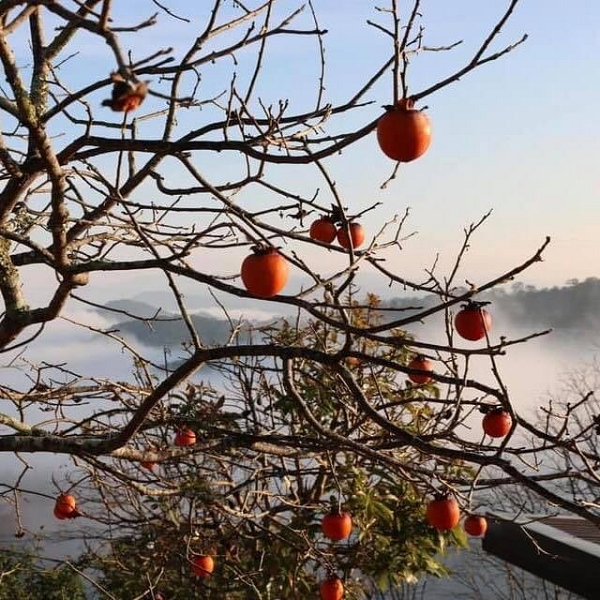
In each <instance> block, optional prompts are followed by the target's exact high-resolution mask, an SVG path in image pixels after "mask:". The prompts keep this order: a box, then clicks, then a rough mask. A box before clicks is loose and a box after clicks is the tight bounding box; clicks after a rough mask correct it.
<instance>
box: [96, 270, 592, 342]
mask: <svg viewBox="0 0 600 600" xmlns="http://www.w3.org/2000/svg"><path fill="white" fill-rule="evenodd" d="M477 299H479V300H488V301H490V302H492V303H493V310H495V314H494V319H496V318H497V317H499V318H501V319H503V320H505V321H507V322H508V323H510V324H511V325H512V326H516V327H525V328H532V329H536V328H550V327H551V328H553V329H555V330H558V331H560V330H563V331H567V332H578V333H579V334H583V335H584V336H588V337H591V336H596V337H597V336H598V335H599V333H600V279H598V278H595V277H590V278H588V279H586V280H584V281H575V280H573V281H569V282H568V283H567V285H564V286H555V287H552V288H543V289H539V288H535V287H533V286H526V285H523V284H515V285H513V286H512V288H510V289H509V291H505V290H504V289H497V290H492V291H491V292H487V293H485V294H481V295H478V296H477ZM436 303H438V299H437V298H436V297H434V296H428V297H415V296H412V297H409V296H406V297H404V298H393V299H391V300H390V301H389V302H386V301H385V300H384V304H385V305H386V306H393V307H398V308H401V307H408V306H423V307H427V306H433V305H434V304H436ZM108 306H110V307H111V308H115V309H118V310H124V311H126V312H128V313H131V314H136V315H138V316H141V317H150V316H153V315H155V314H156V312H157V307H156V306H152V305H151V304H148V303H146V302H142V301H140V300H129V299H123V300H117V301H113V302H110V303H108ZM413 312H414V311H413ZM410 314H411V311H407V312H403V313H402V315H403V316H408V315H410ZM103 315H106V316H108V315H110V313H106V312H103ZM174 316H175V315H173V314H172V313H169V312H163V311H161V312H160V314H159V318H160V317H162V318H169V317H171V318H172V317H174ZM383 316H384V318H390V319H391V318H397V316H398V315H397V314H396V315H393V316H392V315H391V314H390V313H387V312H386V313H384V315H383ZM113 317H116V319H118V322H117V323H116V324H115V325H114V327H115V328H117V329H119V330H120V331H121V332H122V333H123V334H125V335H130V336H133V337H135V338H136V339H137V340H138V341H139V342H141V343H143V344H146V345H148V346H154V347H162V346H179V345H180V344H181V342H182V341H183V340H188V339H189V334H188V332H187V329H186V327H185V324H184V323H183V321H182V320H181V319H179V320H176V321H171V320H168V321H156V322H153V323H152V328H150V327H149V326H148V325H147V324H146V323H144V322H143V321H138V320H134V319H128V318H121V317H119V315H115V314H113ZM192 320H193V322H194V325H195V326H196V329H197V330H198V332H199V334H200V336H201V339H202V342H203V343H205V344H223V343H226V342H227V340H228V339H229V335H230V326H229V323H228V322H227V321H226V320H225V319H219V318H216V317H213V316H211V315H208V314H205V313H194V314H193V315H192ZM248 325H249V323H248ZM242 337H243V338H245V336H244V335H243V336H242Z"/></svg>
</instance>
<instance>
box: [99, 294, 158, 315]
mask: <svg viewBox="0 0 600 600" xmlns="http://www.w3.org/2000/svg"><path fill="white" fill-rule="evenodd" d="M106 306H107V307H108V308H112V309H114V310H122V311H124V312H127V313H129V314H131V315H136V316H138V317H144V318H149V317H153V316H154V315H155V314H156V312H157V310H158V308H156V307H155V306H152V305H151V304H148V303H147V302H142V301H140V300H131V299H128V298H126V299H123V300H111V301H110V302H107V303H106ZM102 314H103V315H105V316H107V317H109V316H110V315H111V314H112V315H113V316H114V317H115V318H117V319H120V318H121V317H119V316H118V315H117V314H116V313H109V312H106V311H104V312H103V313H102ZM161 316H162V317H164V316H166V314H165V313H164V311H162V310H161V311H160V313H159V317H161Z"/></svg>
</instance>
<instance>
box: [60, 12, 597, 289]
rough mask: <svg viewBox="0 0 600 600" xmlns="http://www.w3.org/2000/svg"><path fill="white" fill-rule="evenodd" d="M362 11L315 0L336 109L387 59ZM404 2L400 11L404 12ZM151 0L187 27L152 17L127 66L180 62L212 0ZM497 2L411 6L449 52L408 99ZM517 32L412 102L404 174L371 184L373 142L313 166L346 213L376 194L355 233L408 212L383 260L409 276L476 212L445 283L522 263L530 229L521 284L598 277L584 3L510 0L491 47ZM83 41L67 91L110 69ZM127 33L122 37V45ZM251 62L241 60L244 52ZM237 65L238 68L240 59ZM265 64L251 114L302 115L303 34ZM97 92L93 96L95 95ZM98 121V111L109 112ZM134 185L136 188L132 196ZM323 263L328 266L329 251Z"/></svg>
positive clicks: (306, 92) (69, 69) (375, 94)
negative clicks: (281, 110)
mask: <svg viewBox="0 0 600 600" xmlns="http://www.w3.org/2000/svg"><path fill="white" fill-rule="evenodd" d="M300 4H301V2H298V1H296V0H281V1H280V2H279V3H277V7H278V8H277V12H276V15H277V16H282V15H284V14H285V13H287V12H289V11H290V10H291V9H293V8H295V7H297V6H299V5H300ZM374 4H375V3H374V2H371V1H370V0H351V1H347V2H344V3H343V7H342V3H341V2H340V0H315V8H316V11H317V15H318V17H319V19H320V24H321V26H322V27H325V28H327V29H328V30H329V33H328V34H327V35H326V36H325V45H326V57H327V73H326V93H325V97H326V99H327V100H328V101H331V102H333V103H340V102H344V101H345V100H347V99H348V97H350V96H351V95H352V94H353V93H354V92H355V91H356V90H357V89H358V88H359V87H360V86H361V85H362V84H363V83H364V82H365V81H366V80H367V79H368V78H369V76H370V75H371V74H372V73H373V72H374V71H375V70H376V69H377V68H378V67H379V66H380V65H381V64H382V63H383V62H384V61H385V60H386V58H387V57H388V56H389V54H390V47H389V41H388V40H387V39H386V38H385V37H384V36H383V35H382V34H380V33H379V32H377V31H375V30H374V29H373V28H372V27H369V26H368V25H367V24H366V23H365V20H366V19H367V18H370V19H375V20H377V21H379V22H384V19H385V16H384V15H382V14H381V13H377V12H375V11H374V10H373V5H374ZM378 4H385V3H384V2H383V1H382V2H378ZM409 4H410V3H409V2H406V1H403V2H401V6H404V7H405V9H406V8H407V7H408V6H409ZM167 5H168V6H169V7H170V8H172V9H173V10H175V11H176V12H178V13H180V14H182V15H184V16H186V17H189V18H190V19H191V20H192V23H190V24H186V23H181V22H179V21H176V20H175V19H172V18H169V17H167V16H165V15H164V14H161V15H160V17H159V26H158V27H154V28H151V29H148V30H144V31H143V35H142V36H140V37H141V39H142V40H143V41H142V44H138V45H136V47H135V48H134V58H140V57H141V56H146V55H148V54H150V53H151V52H153V51H154V50H156V49H158V48H159V47H165V46H170V45H172V46H174V47H175V55H176V57H180V56H181V55H182V53H183V52H184V51H185V48H186V47H187V45H188V44H189V43H191V41H192V40H193V39H194V37H195V36H196V35H197V34H198V32H199V31H200V30H201V29H202V27H203V26H204V24H205V18H204V17H205V15H206V12H207V10H208V8H209V7H210V6H211V5H212V2H204V3H198V4H196V3H189V2H187V1H184V0H169V2H168V3H167ZM507 5H508V0H490V1H486V2H481V1H480V0H453V1H452V2H449V1H446V0H423V2H422V14H423V21H422V24H423V25H424V26H425V43H426V44H428V45H433V46H437V45H445V44H449V43H452V42H455V41H457V40H464V43H463V44H462V45H461V46H459V47H457V48H456V49H454V50H452V51H451V52H448V53H430V54H428V55H423V56H419V57H418V58H417V59H416V60H415V61H414V62H413V65H412V67H411V71H410V76H409V83H410V84H411V90H413V91H418V90H420V89H423V88H425V87H427V86H428V85H430V84H431V83H433V82H435V81H437V80H438V79H440V78H442V77H444V76H446V75H448V74H450V73H453V72H454V71H456V70H457V69H458V68H460V67H462V66H463V65H464V64H465V63H466V62H468V61H469V60H470V57H471V56H472V55H473V53H474V51H475V49H476V48H477V47H478V46H479V45H480V44H481V41H482V40H483V39H484V38H485V37H486V36H487V34H488V33H489V31H490V29H491V28H492V27H493V25H494V24H495V23H496V22H497V20H498V18H499V16H500V15H501V14H502V13H503V12H504V10H505V8H506V6H507ZM115 7H116V10H117V13H116V14H117V15H118V16H119V17H122V20H123V21H124V22H126V23H127V24H131V23H132V22H137V21H140V20H141V19H143V18H145V17H146V16H148V15H149V14H151V13H152V12H154V11H155V8H156V7H155V6H154V5H153V4H152V3H151V2H150V1H149V0H148V1H143V2H142V1H140V2H136V3H132V4H130V3H115ZM132 7H134V8H135V10H133V9H132ZM228 10H230V8H229V9H228ZM276 20H277V19H275V21H276ZM311 26H312V25H311V20H310V13H309V12H308V11H304V13H303V14H302V15H301V17H300V18H299V20H298V21H297V22H296V23H295V24H294V27H298V28H300V27H302V28H310V27H311ZM523 33H527V34H529V39H528V41H527V42H525V43H524V44H523V45H521V46H520V47H519V48H517V49H516V50H515V51H514V52H512V53H510V54H509V55H508V56H506V57H504V58H502V59H500V60H498V61H495V62H492V63H490V64H487V65H485V66H483V67H481V68H480V69H478V70H476V71H475V72H472V73H470V74H468V75H467V76H465V77H464V78H463V79H462V80H461V81H460V82H457V83H454V84H452V85H451V86H449V87H447V88H446V89H444V90H442V91H440V92H437V93H435V94H434V95H432V96H430V97H428V98H427V99H426V100H425V101H424V104H426V105H427V106H428V107H429V108H428V114H429V116H430V118H431V121H432V125H433V131H434V139H433V143H432V147H431V149H430V151H429V152H428V153H427V154H426V155H425V156H424V157H423V158H422V159H420V160H419V161H416V162H415V163H412V164H409V165H404V166H403V167H402V169H401V172H400V174H399V177H398V179H397V180H396V181H394V182H393V183H392V184H391V185H390V186H389V187H388V189H387V190H385V191H383V192H382V191H380V189H379V185H380V183H381V182H382V181H383V180H384V179H385V178H386V177H387V175H388V174H389V173H390V172H391V168H392V166H393V164H392V163H391V162H390V161H389V160H388V159H386V158H385V157H384V156H383V155H382V154H381V152H380V151H379V149H378V148H377V144H376V141H375V138H374V135H371V136H368V137H367V138H365V139H364V140H362V141H361V142H360V143H358V144H356V145H355V146H354V147H352V148H351V149H348V150H347V151H345V152H344V154H343V155H342V156H341V157H337V156H336V157H333V158H331V159H329V160H328V165H329V168H330V170H331V173H332V176H333V177H334V178H335V180H336V182H337V183H338V186H339V189H340V191H341V192H342V194H343V196H344V200H345V203H346V204H347V205H349V206H350V207H351V209H356V211H358V210H360V209H362V208H365V207H366V206H368V205H369V204H371V203H372V202H374V201H376V200H381V201H382V202H383V205H382V207H381V208H380V209H378V210H377V211H374V212H373V213H370V214H369V215H368V216H366V217H365V218H364V219H363V223H364V224H365V226H366V227H367V228H368V230H369V232H373V231H376V230H377V229H379V227H380V226H381V224H382V222H383V221H384V220H385V219H387V218H389V217H390V216H391V215H392V214H394V213H402V212H403V211H404V209H405V208H406V207H407V206H410V207H411V211H412V212H411V218H410V221H409V223H408V225H407V228H406V231H407V232H410V231H417V232H418V235H417V236H415V237H413V238H411V240H409V241H408V242H407V243H406V244H405V249H404V252H403V253H402V254H399V255H396V258H394V262H393V266H394V268H395V270H396V271H398V272H402V274H404V275H406V276H407V277H409V278H413V279H419V278H422V276H423V268H424V267H428V266H429V265H431V263H432V262H433V260H434V257H435V255H436V252H438V251H439V252H441V254H442V257H441V261H440V264H441V266H442V267H443V266H445V265H448V264H449V261H450V258H451V257H452V255H453V252H455V251H456V249H457V248H458V247H459V245H460V243H461V241H462V229H463V227H464V226H465V225H468V224H469V223H470V222H472V221H474V220H477V219H478V218H479V217H480V216H481V215H482V214H484V213H485V212H487V211H488V210H489V209H493V215H492V217H491V219H490V220H489V222H488V223H487V224H486V225H485V228H484V229H482V231H481V233H480V234H479V236H478V237H477V238H475V240H474V243H473V246H472V250H471V252H470V253H469V254H468V256H467V259H466V260H465V263H464V269H463V271H462V272H461V277H462V279H459V282H460V281H464V279H465V278H468V279H469V280H474V281H476V282H482V281H484V280H486V279H488V278H492V277H495V276H496V275H498V274H500V273H501V272H504V271H506V270H508V269H510V268H511V267H513V266H514V265H515V264H518V263H520V262H522V261H523V260H524V259H525V258H527V257H528V256H529V255H531V254H532V253H533V252H534V251H535V249H536V248H537V247H538V246H539V245H540V244H541V242H542V241H543V239H544V237H545V236H546V235H550V236H552V238H553V241H552V244H551V246H550V248H549V249H548V251H547V252H546V255H545V258H546V259H545V262H544V263H543V264H540V265H536V266H535V267H534V268H532V269H531V270H529V271H528V272H527V273H526V274H525V275H524V276H523V278H522V279H523V280H524V281H526V282H528V283H533V284H536V285H560V284H562V283H564V282H565V281H566V280H567V279H570V278H581V279H582V278H585V277H587V276H598V275H600V268H599V267H598V264H597V263H596V260H594V259H597V257H598V256H600V241H599V239H598V230H599V227H600V206H599V204H598V202H597V200H598V192H599V181H598V179H599V174H600V170H599V169H598V166H597V164H596V163H597V162H598V158H600V157H599V153H598V150H597V141H598V139H600V116H599V114H598V111H597V110H595V108H596V106H597V105H598V96H599V92H600V83H599V80H598V74H599V73H600V69H599V67H600V35H599V34H600V3H598V2H595V1H591V0H590V1H584V0H574V1H572V2H564V0H522V1H521V3H520V4H519V6H518V7H517V9H516V10H515V13H514V15H513V16H512V18H511V20H510V21H509V23H508V24H507V26H506V27H505V28H504V30H503V32H502V35H501V36H500V37H499V39H497V40H496V42H495V43H494V45H493V47H492V50H498V49H500V48H501V47H503V46H504V45H506V44H509V43H512V42H514V41H516V40H517V39H519V38H520V37H521V35H522V34H523ZM86 35H87V34H82V35H81V36H80V38H79V40H80V41H79V47H78V50H79V51H80V54H79V55H78V56H76V57H75V58H73V59H72V60H71V61H70V62H69V63H67V64H66V65H65V66H64V67H63V73H64V75H65V78H67V79H68V80H70V81H71V82H73V83H74V86H73V87H75V88H76V87H78V85H81V84H82V83H84V82H85V83H89V82H90V81H93V80H95V79H96V78H97V77H99V76H105V75H106V72H107V71H108V70H110V69H112V68H113V65H112V64H111V57H110V54H109V50H108V48H106V47H105V46H104V45H103V44H98V43H90V39H91V38H90V37H89V36H87V37H86ZM236 35H237V34H236ZM136 37H137V36H136ZM235 37H236V36H234V37H233V38H231V39H234V38H235ZM133 39H134V38H132V37H131V36H129V37H128V36H123V43H124V46H125V48H126V49H129V46H128V44H129V43H130V42H131V41H132V40H133ZM253 55H254V52H252V53H248V57H252V56H253ZM241 58H242V64H243V60H244V56H243V55H242V57H241ZM266 62H267V64H268V68H267V69H265V70H264V72H263V73H262V74H261V76H260V78H259V81H258V87H257V95H258V96H260V97H261V98H262V99H263V100H264V101H265V103H266V104H269V103H272V104H276V103H277V101H278V100H279V99H280V98H290V99H291V100H292V105H293V109H294V110H293V111H292V110H291V109H290V111H291V112H305V111H307V110H310V109H311V108H313V106H314V101H315V97H316V77H315V75H316V73H317V70H318V55H317V53H316V41H315V40H314V39H310V38H306V37H305V38H304V39H302V40H297V39H294V38H293V37H292V36H285V37H280V38H277V39H275V38H273V39H272V42H270V43H269V44H268V45H267V48H266ZM250 64H251V63H250ZM239 70H240V72H242V71H243V68H242V67H240V69H239ZM230 74H231V61H229V60H228V59H226V60H224V61H220V62H218V63H217V65H215V66H214V67H209V68H208V69H207V70H206V72H205V74H204V76H203V81H202V85H203V86H204V87H205V88H206V92H205V95H206V96H208V95H210V92H211V91H212V90H213V89H214V90H217V89H220V87H219V86H221V87H222V84H223V82H224V81H228V77H229V76H230ZM390 94H391V86H390V79H389V78H387V79H386V80H385V81H383V82H382V83H380V84H379V85H377V86H375V87H374V88H373V90H372V91H371V92H370V93H369V94H368V95H367V99H368V100H373V101H374V104H373V105H372V106H370V107H367V108H365V109H363V110H361V111H357V112H356V113H348V114H345V115H344V116H343V117H339V118H338V119H337V120H335V121H333V120H332V124H331V127H332V130H334V131H351V130H353V129H356V128H358V127H360V126H361V125H362V124H364V123H366V122H368V121H370V120H371V119H373V118H374V117H375V116H376V115H377V114H379V112H380V111H381V109H380V106H381V105H383V104H386V103H388V102H389V101H390ZM200 95H201V96H204V94H202V93H201V94H200ZM104 96H106V92H105V91H103V92H102V93H100V95H99V98H100V97H104ZM163 104H164V103H163ZM163 104H161V101H160V100H158V99H155V98H150V99H149V100H148V101H147V104H146V105H145V106H144V110H147V111H148V112H149V111H150V110H152V109H156V108H159V107H162V106H163ZM192 114H193V116H192ZM192 114H190V115H188V114H182V116H181V123H182V125H184V126H189V125H190V123H191V122H192V119H193V124H197V122H198V119H202V118H203V115H204V114H205V113H202V112H198V111H196V112H194V113H192ZM102 116H103V117H104V118H111V117H112V115H110V113H109V111H107V113H102ZM144 127H145V128H146V129H144ZM141 131H142V134H141V137H142V136H143V135H144V134H145V135H147V136H148V137H152V136H153V134H155V133H156V131H157V130H156V129H153V126H152V124H151V123H148V124H147V125H143V126H142V128H141ZM102 133H104V132H102ZM195 160H198V161H204V160H206V161H207V162H209V163H210V164H211V169H212V170H211V171H210V175H213V176H214V178H215V179H216V180H217V181H218V180H219V179H221V180H228V179H231V178H233V176H232V175H231V173H230V172H229V170H230V168H231V165H232V164H234V159H233V158H232V157H231V156H230V155H225V156H224V155H218V156H217V157H214V156H211V157H210V158H207V159H205V156H204V155H200V154H196V159H195ZM235 164H238V163H235ZM270 173H272V174H273V177H275V179H278V178H279V179H280V181H282V182H284V183H285V184H286V185H287V187H288V188H290V189H292V191H294V190H297V191H303V192H307V193H308V192H309V191H310V190H314V189H315V188H316V187H321V188H323V183H322V181H321V180H320V179H319V178H318V174H317V173H316V171H314V170H313V171H310V172H309V171H307V170H306V169H305V168H303V167H296V168H295V169H288V170H285V169H281V170H280V171H276V170H275V169H271V170H270ZM169 175H170V176H171V179H170V180H169V182H168V183H169V184H170V185H173V186H176V185H177V183H178V179H177V174H176V173H175V172H173V173H170V172H169ZM148 189H149V188H144V190H142V191H143V192H144V193H146V194H147V190H148ZM134 199H136V198H134ZM137 199H138V200H143V199H144V198H142V197H138V198H137ZM327 203H329V202H327ZM306 256H307V257H308V258H309V259H312V260H313V261H314V262H316V263H317V264H320V262H323V256H327V253H326V251H321V250H313V249H310V250H307V251H306ZM199 260H202V258H200V259H199ZM326 260H327V261H331V263H332V264H335V259H333V258H332V257H331V256H329V257H328V258H327V259H326ZM220 261H221V262H220V264H219V267H220V272H221V273H223V272H228V273H231V272H235V271H236V268H237V266H238V265H239V256H238V255H236V254H235V253H221V257H220ZM319 261H320V262H319ZM103 277H104V276H103ZM149 278H150V274H143V275H140V277H139V279H137V280H136V281H137V282H143V281H145V280H148V279H149ZM107 280H108V279H107ZM107 280H106V281H107ZM380 283H381V282H380ZM383 285H385V282H383Z"/></svg>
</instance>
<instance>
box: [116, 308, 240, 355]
mask: <svg viewBox="0 0 600 600" xmlns="http://www.w3.org/2000/svg"><path fill="white" fill-rule="evenodd" d="M154 312H156V309H155V310H154ZM151 314H154V313H151ZM161 316H164V317H172V316H173V315H171V314H169V313H164V314H162V313H161ZM191 318H192V322H193V323H194V327H195V328H196V331H197V332H198V334H199V336H200V341H201V342H202V343H203V344H210V345H219V344H225V343H226V342H227V341H228V340H229V336H230V334H231V327H230V325H229V322H228V321H226V320H224V319H217V318H215V317H212V316H210V315H203V314H194V315H192V317H191ZM114 327H115V329H118V330H119V331H120V332H121V333H123V334H125V335H130V336H133V337H135V338H136V340H138V341H139V342H141V343H142V344H145V345H147V346H158V347H162V346H179V345H180V344H181V343H182V342H183V341H189V340H190V335H189V332H188V330H187V327H186V325H185V323H184V322H183V320H182V319H178V320H177V321H153V322H152V327H149V326H148V324H146V323H145V322H144V321H139V320H133V319H131V320H126V321H121V322H119V323H116V324H115V325H114ZM244 337H245V336H244V334H243V333H242V338H244Z"/></svg>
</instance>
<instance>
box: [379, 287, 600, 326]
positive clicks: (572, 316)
mask: <svg viewBox="0 0 600 600" xmlns="http://www.w3.org/2000/svg"><path fill="white" fill-rule="evenodd" d="M477 299H478V300H486V301H490V302H492V303H493V305H494V307H495V308H497V309H499V311H500V312H501V313H502V314H503V316H504V318H505V319H507V320H508V321H510V323H511V324H512V325H514V326H519V327H543V328H546V327H551V328H553V329H557V330H560V329H566V330H573V331H583V332H586V333H590V334H595V335H597V334H598V332H599V330H600V279H598V278H596V277H589V278H587V279H585V280H584V281H578V280H571V281H569V282H567V285H564V286H555V287H551V288H541V289H540V288H536V287H534V286H528V285H523V284H520V283H516V284H514V285H513V286H512V287H511V288H510V290H509V291H506V290H505V289H504V288H499V289H496V290H491V291H490V292H486V293H483V294H478V295H477ZM438 302H439V300H438V299H437V297H434V296H429V297H414V296H413V297H404V298H393V299H392V300H390V302H389V306H393V307H398V308H401V307H408V306H415V305H419V306H423V307H428V306H433V305H435V304H437V303H438ZM413 312H416V311H413ZM403 314H406V315H410V314H411V311H407V312H406V313H403Z"/></svg>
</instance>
